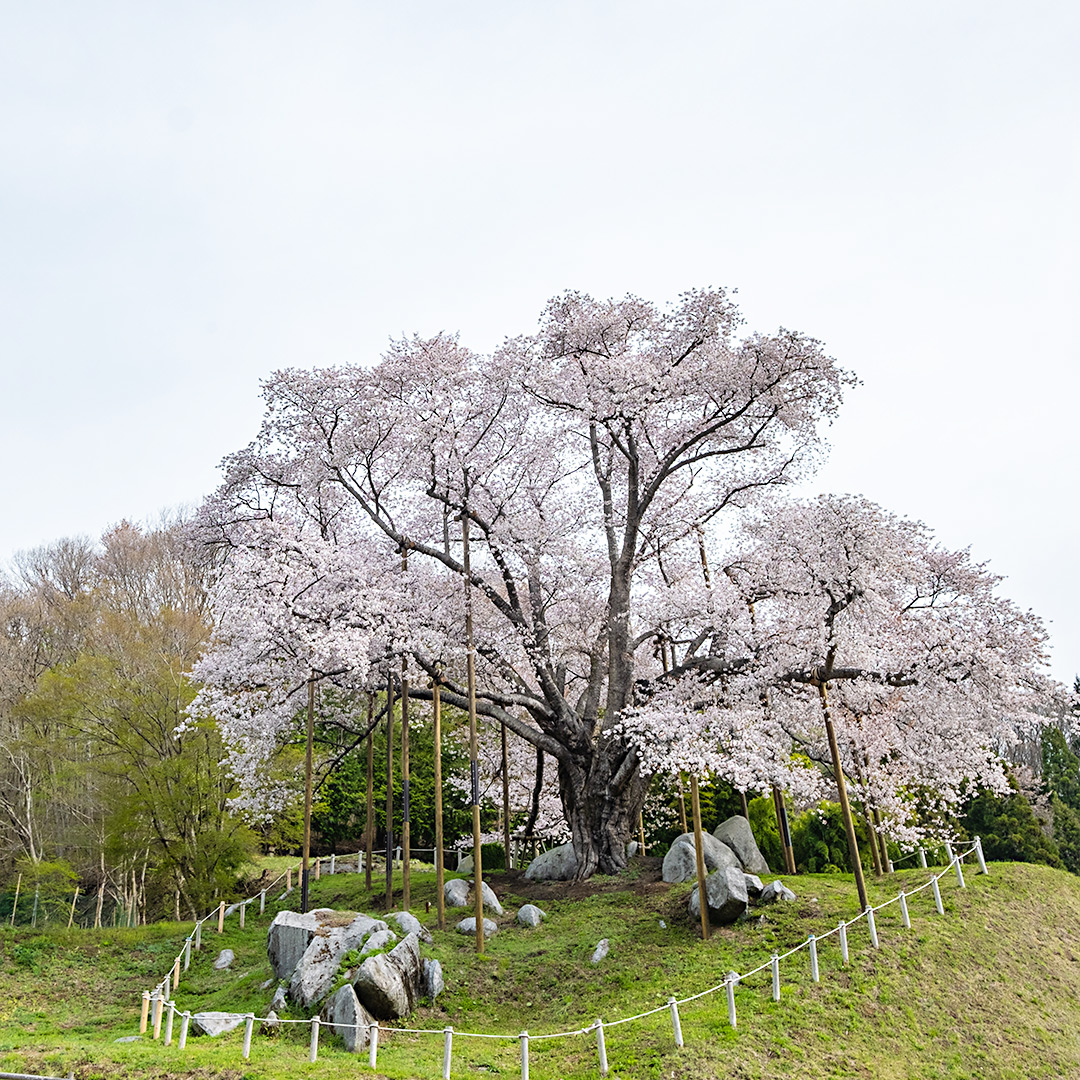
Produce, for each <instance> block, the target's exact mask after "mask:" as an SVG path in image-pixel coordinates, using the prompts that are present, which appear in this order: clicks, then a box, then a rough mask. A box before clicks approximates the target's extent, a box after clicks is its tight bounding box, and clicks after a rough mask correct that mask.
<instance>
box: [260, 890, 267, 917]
mask: <svg viewBox="0 0 1080 1080" xmlns="http://www.w3.org/2000/svg"><path fill="white" fill-rule="evenodd" d="M265 911H266V890H265V889H263V890H262V892H260V893H259V914H260V915H262V914H263V913H264V912H265Z"/></svg>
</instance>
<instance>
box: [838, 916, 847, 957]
mask: <svg viewBox="0 0 1080 1080" xmlns="http://www.w3.org/2000/svg"><path fill="white" fill-rule="evenodd" d="M839 929H840V959H841V960H843V962H844V963H845V964H846V963H847V962H848V947H847V923H846V922H842V923H841V924H840V927H839Z"/></svg>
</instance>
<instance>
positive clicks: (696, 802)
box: [690, 774, 709, 941]
mask: <svg viewBox="0 0 1080 1080" xmlns="http://www.w3.org/2000/svg"><path fill="white" fill-rule="evenodd" d="M690 806H691V810H692V811H693V815H694V850H695V854H696V861H697V884H698V900H699V901H700V907H701V939H702V941H707V940H708V939H709V902H708V898H707V896H706V892H705V840H704V837H703V835H702V832H703V830H702V828H701V795H700V792H699V789H698V778H697V775H696V774H695V775H693V776H691V777H690Z"/></svg>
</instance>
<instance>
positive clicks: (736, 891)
mask: <svg viewBox="0 0 1080 1080" xmlns="http://www.w3.org/2000/svg"><path fill="white" fill-rule="evenodd" d="M705 902H706V904H707V905H708V908H709V922H713V923H717V924H718V925H720V926H726V925H727V924H728V923H733V922H735V920H736V919H738V918H740V917H741V916H743V915H745V914H746V908H747V904H748V902H749V898H748V897H747V894H746V877H745V875H744V874H743V872H742V870H741V869H740V868H739V867H737V866H726V867H724V868H723V869H722V870H714V871H713V872H712V873H711V874H710V875H709V876H708V877H707V878H706V879H705ZM689 908H690V917H691V918H693V919H698V918H700V917H701V899H700V896H699V895H698V890H697V889H696V888H695V889H694V890H693V891H692V892H691V893H690V903H689Z"/></svg>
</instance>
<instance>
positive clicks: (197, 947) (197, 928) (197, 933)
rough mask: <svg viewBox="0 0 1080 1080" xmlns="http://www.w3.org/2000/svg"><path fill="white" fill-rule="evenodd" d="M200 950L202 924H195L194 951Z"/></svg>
mask: <svg viewBox="0 0 1080 1080" xmlns="http://www.w3.org/2000/svg"><path fill="white" fill-rule="evenodd" d="M201 949H202V923H201V922H197V923H196V924H195V951H196V952H199V951H200V950H201Z"/></svg>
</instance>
